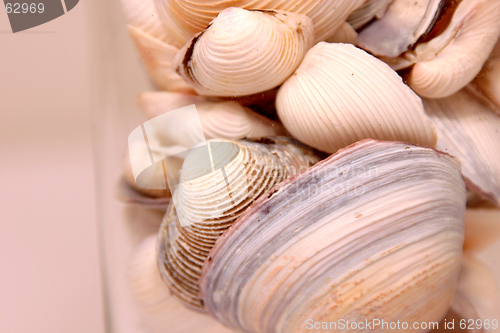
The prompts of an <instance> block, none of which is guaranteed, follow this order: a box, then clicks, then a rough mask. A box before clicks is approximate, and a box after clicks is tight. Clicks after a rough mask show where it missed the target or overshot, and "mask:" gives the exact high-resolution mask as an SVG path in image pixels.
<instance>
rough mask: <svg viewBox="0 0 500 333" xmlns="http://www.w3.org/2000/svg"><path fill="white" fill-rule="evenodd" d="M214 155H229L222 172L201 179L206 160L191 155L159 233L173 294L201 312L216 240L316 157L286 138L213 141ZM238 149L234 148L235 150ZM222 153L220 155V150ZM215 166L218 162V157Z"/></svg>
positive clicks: (161, 264) (165, 273)
mask: <svg viewBox="0 0 500 333" xmlns="http://www.w3.org/2000/svg"><path fill="white" fill-rule="evenodd" d="M218 143H222V144H225V143H228V144H230V146H220V147H217V146H212V148H211V151H212V153H213V155H214V156H225V155H226V154H229V155H231V159H230V162H229V163H228V164H226V165H225V166H224V167H223V170H222V171H221V170H215V171H213V172H210V173H208V174H204V175H201V176H199V175H198V173H199V172H200V168H201V166H202V165H203V164H205V163H206V162H203V161H200V158H205V156H204V155H201V156H199V155H198V154H197V153H196V152H191V153H190V155H188V156H187V157H186V159H185V161H184V164H183V167H182V170H181V180H180V185H179V187H178V188H177V190H176V191H175V193H174V197H173V199H174V203H175V208H174V207H173V206H170V208H169V210H168V212H167V214H166V215H165V219H164V222H163V223H162V226H161V227H160V233H159V236H158V237H159V257H158V261H159V267H160V271H161V273H162V276H163V278H164V280H165V282H166V283H167V285H168V286H169V287H170V289H171V290H172V292H173V293H174V295H175V296H176V297H177V298H178V299H180V300H181V301H182V302H184V303H185V304H186V305H188V306H190V307H194V308H198V309H202V308H203V303H202V301H201V300H200V298H199V297H198V291H199V287H198V278H199V276H200V274H201V267H202V265H203V263H204V261H205V260H206V259H207V255H208V252H209V251H210V249H211V248H212V247H213V246H214V244H215V242H216V241H217V239H218V238H219V237H220V236H221V235H222V234H223V232H224V231H226V230H227V229H228V228H230V227H231V225H232V223H233V222H234V221H235V220H236V219H237V218H238V217H239V216H240V215H241V214H242V213H243V212H244V211H245V210H246V209H247V208H248V207H249V206H250V205H251V204H252V203H253V202H254V201H255V200H256V199H257V198H258V197H259V196H261V195H262V194H263V193H265V192H266V191H267V190H269V189H271V188H272V187H273V186H274V185H276V184H278V183H279V182H281V181H283V180H284V179H286V178H288V177H290V176H292V175H294V174H295V173H297V172H299V171H302V170H304V169H306V168H307V167H309V166H311V165H312V164H313V163H315V162H317V161H318V158H317V157H316V156H314V155H313V154H312V152H311V151H310V150H308V149H306V148H302V147H299V146H295V145H293V144H291V143H290V141H289V140H288V139H265V140H263V141H262V143H258V142H250V141H232V142H231V141H226V140H211V141H209V144H218ZM233 148H234V149H233ZM217 149H219V151H217ZM221 150H222V151H221ZM213 163H214V164H218V163H219V162H218V161H217V160H216V159H215V158H214V162H213Z"/></svg>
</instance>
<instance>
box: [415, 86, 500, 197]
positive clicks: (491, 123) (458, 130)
mask: <svg viewBox="0 0 500 333" xmlns="http://www.w3.org/2000/svg"><path fill="white" fill-rule="evenodd" d="M423 102H424V106H425V111H426V113H427V114H428V115H429V117H430V118H431V120H432V121H433V122H434V125H435V126H436V129H437V131H438V143H437V146H436V147H437V149H439V150H441V151H444V152H447V153H449V154H452V155H453V156H455V157H457V158H458V159H459V160H460V161H461V163H462V172H463V174H464V177H465V178H466V179H467V180H468V184H467V185H468V186H469V188H470V189H471V190H473V191H475V192H478V194H480V195H482V196H483V197H485V198H487V199H489V200H491V202H493V203H494V204H495V205H497V206H500V116H499V115H498V114H496V113H495V109H497V108H496V107H495V106H494V105H493V104H492V103H490V102H489V101H488V100H487V99H485V98H484V97H483V96H481V95H480V94H478V93H477V92H476V91H475V90H474V88H472V87H470V86H468V87H466V88H464V89H462V90H461V91H459V92H457V93H456V94H453V95H452V96H450V97H447V98H442V99H436V100H432V99H424V100H423ZM497 112H498V111H497Z"/></svg>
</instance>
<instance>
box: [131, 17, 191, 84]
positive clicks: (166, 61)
mask: <svg viewBox="0 0 500 333" xmlns="http://www.w3.org/2000/svg"><path fill="white" fill-rule="evenodd" d="M128 31H129V35H130V38H131V39H132V40H133V41H134V44H135V46H136V48H137V50H138V51H139V54H140V56H141V59H142V61H143V63H144V66H145V67H146V70H147V71H148V73H149V76H150V77H151V80H152V81H153V83H154V85H155V86H156V87H157V88H158V89H160V90H168V91H179V92H181V91H182V92H188V93H192V92H193V90H192V89H191V87H190V86H189V85H188V84H187V83H186V82H184V80H183V79H182V78H181V77H180V76H179V75H178V74H177V73H175V71H174V70H173V69H172V61H173V59H174V57H175V55H176V54H177V53H178V52H179V49H178V48H176V47H174V46H172V45H169V44H166V43H164V42H162V41H161V40H160V39H157V38H154V37H153V36H151V35H149V34H147V33H145V32H144V31H142V30H140V29H138V28H135V27H133V26H131V25H129V26H128Z"/></svg>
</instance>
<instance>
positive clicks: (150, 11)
mask: <svg viewBox="0 0 500 333" xmlns="http://www.w3.org/2000/svg"><path fill="white" fill-rule="evenodd" d="M120 3H121V5H122V9H123V11H124V12H125V16H126V17H127V20H128V23H129V24H130V25H131V26H133V27H134V28H137V29H139V30H141V31H142V32H144V33H145V34H148V35H150V36H151V37H153V38H155V39H159V40H161V41H162V42H164V43H167V44H168V43H169V39H168V35H167V32H166V30H165V28H164V27H163V24H162V23H161V21H160V18H159V17H158V12H157V11H156V6H155V3H154V0H120Z"/></svg>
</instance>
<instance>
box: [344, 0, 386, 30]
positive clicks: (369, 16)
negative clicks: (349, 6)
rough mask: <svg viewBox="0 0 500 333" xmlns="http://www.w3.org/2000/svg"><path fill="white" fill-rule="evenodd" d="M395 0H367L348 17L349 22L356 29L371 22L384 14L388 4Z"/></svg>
mask: <svg viewBox="0 0 500 333" xmlns="http://www.w3.org/2000/svg"><path fill="white" fill-rule="evenodd" d="M392 1H393V0H365V3H364V4H362V5H361V6H360V7H359V8H357V9H356V10H355V11H353V12H352V13H351V14H350V15H349V17H348V18H347V22H349V24H350V25H351V26H352V27H353V28H354V29H356V30H358V29H359V28H361V27H363V26H364V25H365V24H367V23H369V22H370V21H371V20H373V19H374V18H376V19H380V18H381V17H382V16H384V13H385V11H386V10H387V6H388V5H389V4H390V3H391V2H392Z"/></svg>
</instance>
